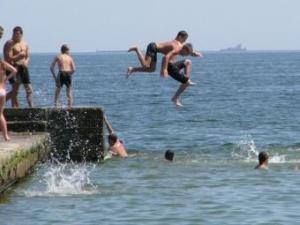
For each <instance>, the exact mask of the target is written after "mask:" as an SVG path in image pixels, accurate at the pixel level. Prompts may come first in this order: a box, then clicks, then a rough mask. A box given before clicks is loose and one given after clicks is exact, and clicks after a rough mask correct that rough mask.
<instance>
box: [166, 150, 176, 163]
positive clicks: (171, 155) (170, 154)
mask: <svg viewBox="0 0 300 225" xmlns="http://www.w3.org/2000/svg"><path fill="white" fill-rule="evenodd" d="M173 158H174V152H172V151H171V150H167V151H166V152H165V159H166V160H168V161H173Z"/></svg>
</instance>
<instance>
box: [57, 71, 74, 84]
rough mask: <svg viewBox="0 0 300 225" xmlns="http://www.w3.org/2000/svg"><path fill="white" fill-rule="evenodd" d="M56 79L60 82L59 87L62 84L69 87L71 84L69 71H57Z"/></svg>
mask: <svg viewBox="0 0 300 225" xmlns="http://www.w3.org/2000/svg"><path fill="white" fill-rule="evenodd" d="M58 79H59V83H60V87H62V86H63V85H66V87H67V88H68V87H71V85H72V75H71V73H70V72H67V71H59V73H58Z"/></svg>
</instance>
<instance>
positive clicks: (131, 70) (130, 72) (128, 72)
mask: <svg viewBox="0 0 300 225" xmlns="http://www.w3.org/2000/svg"><path fill="white" fill-rule="evenodd" d="M132 73H133V67H128V69H127V78H129V77H130V75H132Z"/></svg>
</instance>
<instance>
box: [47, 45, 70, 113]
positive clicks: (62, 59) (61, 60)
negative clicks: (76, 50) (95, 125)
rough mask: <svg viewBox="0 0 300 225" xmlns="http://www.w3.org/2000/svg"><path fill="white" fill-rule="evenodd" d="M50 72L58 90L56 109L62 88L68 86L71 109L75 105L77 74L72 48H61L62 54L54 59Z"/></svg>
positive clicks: (56, 93)
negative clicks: (73, 77)
mask: <svg viewBox="0 0 300 225" xmlns="http://www.w3.org/2000/svg"><path fill="white" fill-rule="evenodd" d="M56 64H57V65H58V69H59V72H58V74H57V75H56V73H55V65H56ZM50 71H51V73H52V75H53V78H54V81H55V83H56V90H55V96H54V105H55V107H57V106H58V99H59V95H60V91H61V88H62V87H63V85H66V88H67V89H66V90H67V98H68V107H69V108H71V107H72V105H73V93H72V76H73V74H74V72H75V63H74V60H73V58H72V57H71V55H70V48H69V47H68V46H67V45H66V44H64V45H62V46H61V53H60V54H58V55H57V56H56V57H55V58H54V60H53V62H52V64H51V66H50Z"/></svg>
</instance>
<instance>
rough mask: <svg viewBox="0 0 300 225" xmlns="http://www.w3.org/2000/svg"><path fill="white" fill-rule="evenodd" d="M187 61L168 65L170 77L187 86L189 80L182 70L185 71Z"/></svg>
mask: <svg viewBox="0 0 300 225" xmlns="http://www.w3.org/2000/svg"><path fill="white" fill-rule="evenodd" d="M184 63H185V60H182V61H178V62H176V63H169V64H168V73H169V75H170V76H171V77H172V78H173V79H174V80H177V81H179V82H180V83H183V84H185V83H186V82H188V80H189V78H188V77H187V76H186V75H185V74H184V72H183V71H181V70H182V69H184V68H185V67H186V66H185V64H184Z"/></svg>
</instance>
